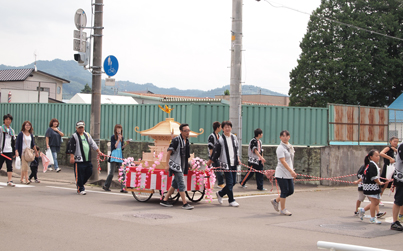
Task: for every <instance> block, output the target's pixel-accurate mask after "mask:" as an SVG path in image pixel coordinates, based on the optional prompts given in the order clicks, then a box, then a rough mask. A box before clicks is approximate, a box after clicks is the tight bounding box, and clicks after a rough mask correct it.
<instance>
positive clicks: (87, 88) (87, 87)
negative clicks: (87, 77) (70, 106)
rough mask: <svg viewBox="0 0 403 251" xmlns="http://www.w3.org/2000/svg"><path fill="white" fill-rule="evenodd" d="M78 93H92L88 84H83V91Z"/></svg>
mask: <svg viewBox="0 0 403 251" xmlns="http://www.w3.org/2000/svg"><path fill="white" fill-rule="evenodd" d="M80 93H92V89H91V87H90V86H89V85H88V84H85V86H84V89H82V90H81V92H80Z"/></svg>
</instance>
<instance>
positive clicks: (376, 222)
mask: <svg viewBox="0 0 403 251" xmlns="http://www.w3.org/2000/svg"><path fill="white" fill-rule="evenodd" d="M369 223H373V224H381V223H382V221H379V220H377V219H376V217H374V218H372V217H371V219H369Z"/></svg>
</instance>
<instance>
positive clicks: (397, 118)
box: [388, 93, 403, 141]
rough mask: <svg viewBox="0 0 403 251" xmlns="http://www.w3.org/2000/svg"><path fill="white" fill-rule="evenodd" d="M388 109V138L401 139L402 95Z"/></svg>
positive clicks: (402, 128) (402, 131)
mask: <svg viewBox="0 0 403 251" xmlns="http://www.w3.org/2000/svg"><path fill="white" fill-rule="evenodd" d="M388 108H389V137H392V136H395V137H398V138H399V141H401V140H402V139H403V93H402V94H401V95H400V96H399V97H398V98H397V99H396V100H395V101H393V103H392V104H391V105H390V106H389V107H388Z"/></svg>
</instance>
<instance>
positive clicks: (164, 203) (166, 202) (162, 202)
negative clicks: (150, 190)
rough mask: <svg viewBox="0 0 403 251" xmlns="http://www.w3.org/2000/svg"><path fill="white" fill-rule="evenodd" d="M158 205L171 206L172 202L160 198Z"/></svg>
mask: <svg viewBox="0 0 403 251" xmlns="http://www.w3.org/2000/svg"><path fill="white" fill-rule="evenodd" d="M160 205H161V206H164V207H172V204H171V203H169V202H168V201H165V200H161V202H160Z"/></svg>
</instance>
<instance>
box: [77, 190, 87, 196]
mask: <svg viewBox="0 0 403 251" xmlns="http://www.w3.org/2000/svg"><path fill="white" fill-rule="evenodd" d="M77 194H79V195H86V194H87V192H86V191H81V192H77Z"/></svg>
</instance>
